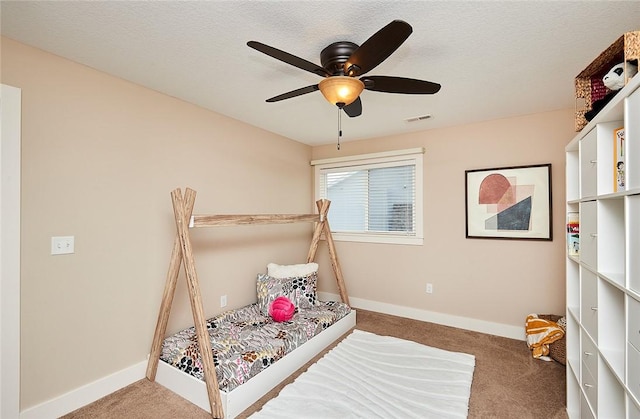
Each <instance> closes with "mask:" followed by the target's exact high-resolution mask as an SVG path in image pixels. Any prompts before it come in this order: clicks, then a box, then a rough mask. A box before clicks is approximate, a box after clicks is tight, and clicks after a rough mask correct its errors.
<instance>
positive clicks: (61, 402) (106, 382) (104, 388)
mask: <svg viewBox="0 0 640 419" xmlns="http://www.w3.org/2000/svg"><path fill="white" fill-rule="evenodd" d="M146 369H147V361H146V360H144V361H141V362H138V363H137V364H135V365H133V366H131V367H128V368H125V369H123V370H120V371H118V372H115V373H113V374H110V375H108V376H106V377H103V378H101V379H99V380H97V381H94V382H92V383H89V384H86V385H84V386H82V387H80V388H77V389H75V390H72V391H70V392H68V393H66V394H63V395H62V396H59V397H56V398H54V399H51V400H47V401H46V402H44V403H41V404H39V405H37V406H34V407H31V408H29V409H26V410H23V411H22V412H20V419H49V418H51V419H55V418H59V417H60V416H63V415H66V414H67V413H71V412H73V411H74V410H76V409H79V408H81V407H83V406H86V405H88V404H89V403H93V402H95V401H96V400H98V399H101V398H102V397H104V396H106V395H109V394H111V393H113V392H114V391H117V390H120V389H121V388H123V387H126V386H128V385H129V384H133V383H135V382H136V381H139V380H141V379H143V378H145V373H146ZM3 417H4V416H3ZM14 417H15V416H14Z"/></svg>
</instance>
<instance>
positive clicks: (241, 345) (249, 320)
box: [160, 301, 351, 391]
mask: <svg viewBox="0 0 640 419" xmlns="http://www.w3.org/2000/svg"><path fill="white" fill-rule="evenodd" d="M296 310H298V309H296ZM350 311H351V309H350V308H349V306H348V305H346V304H343V303H340V302H335V301H329V302H317V305H315V306H313V307H311V308H305V309H300V310H299V311H297V312H296V314H295V315H294V316H293V319H291V321H288V322H282V323H276V322H274V321H273V320H271V318H270V317H269V316H265V315H263V314H262V312H261V311H260V309H259V307H258V304H257V303H256V304H251V305H248V306H246V307H243V308H240V309H237V310H231V311H227V312H225V313H222V314H220V315H218V316H216V317H213V318H211V319H209V320H207V329H208V331H209V336H210V338H211V347H212V349H213V361H214V364H215V366H216V374H217V377H218V384H219V386H220V389H221V390H225V391H231V390H233V389H234V388H236V387H237V386H239V385H240V384H242V383H244V382H246V381H247V380H249V379H250V378H251V377H253V376H255V375H256V374H258V373H259V372H260V371H262V370H264V369H265V368H267V367H269V366H270V365H271V364H273V363H274V362H276V361H278V360H279V359H280V358H282V357H283V356H284V355H286V354H287V353H289V352H291V351H292V350H294V349H295V348H297V347H298V346H301V345H302V344H303V343H305V342H306V341H308V340H309V339H311V338H312V337H314V336H315V335H317V334H318V333H320V332H322V331H323V330H325V329H327V328H328V327H329V326H331V325H332V324H333V323H335V322H337V321H338V320H340V319H341V318H343V317H344V316H346V315H347V314H348V313H349V312H350ZM160 359H161V360H162V361H165V362H167V363H168V364H170V365H173V366H174V367H176V368H178V369H180V370H182V371H184V372H186V373H188V374H190V375H192V376H194V377H196V378H198V379H200V380H204V370H203V366H202V361H201V359H200V351H199V350H198V343H197V338H196V333H195V328H194V327H190V328H188V329H185V330H182V331H181V332H178V333H176V334H175V335H173V336H169V337H167V338H166V339H165V340H164V343H163V346H162V355H161V356H160Z"/></svg>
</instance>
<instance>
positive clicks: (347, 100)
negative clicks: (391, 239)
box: [318, 76, 364, 108]
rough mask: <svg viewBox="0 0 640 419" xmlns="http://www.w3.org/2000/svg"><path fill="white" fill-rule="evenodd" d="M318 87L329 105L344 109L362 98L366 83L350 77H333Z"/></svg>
mask: <svg viewBox="0 0 640 419" xmlns="http://www.w3.org/2000/svg"><path fill="white" fill-rule="evenodd" d="M318 87H319V88H320V92H322V95H323V96H324V98H325V99H327V101H328V102H329V103H331V104H332V105H337V106H338V107H339V108H342V107H343V106H346V105H350V104H351V103H353V101H355V100H356V99H357V98H358V97H359V96H360V93H362V91H363V90H364V83H362V82H361V81H360V80H358V79H356V78H353V77H349V76H333V77H327V78H325V79H324V80H322V81H321V82H320V83H319V84H318ZM340 104H341V105H340Z"/></svg>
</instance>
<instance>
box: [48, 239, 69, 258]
mask: <svg viewBox="0 0 640 419" xmlns="http://www.w3.org/2000/svg"><path fill="white" fill-rule="evenodd" d="M74 241H75V240H74V236H62V237H51V254H52V255H67V254H70V253H74Z"/></svg>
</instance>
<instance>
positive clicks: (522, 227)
mask: <svg viewBox="0 0 640 419" xmlns="http://www.w3.org/2000/svg"><path fill="white" fill-rule="evenodd" d="M464 188H465V217H466V224H465V235H466V238H468V239H517V240H549V241H550V240H553V223H552V200H551V164H550V163H547V164H536V165H530V166H512V167H498V168H491V169H473V170H465V185H464Z"/></svg>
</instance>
